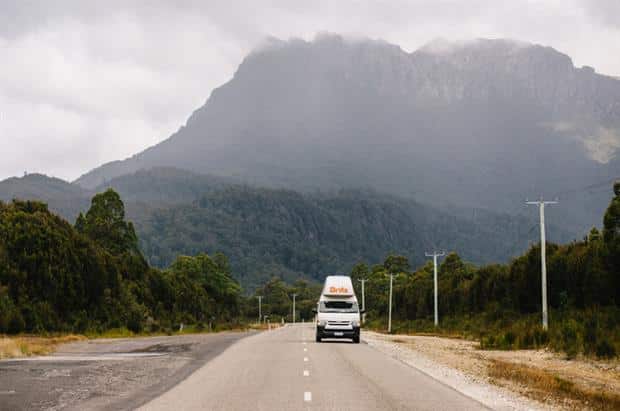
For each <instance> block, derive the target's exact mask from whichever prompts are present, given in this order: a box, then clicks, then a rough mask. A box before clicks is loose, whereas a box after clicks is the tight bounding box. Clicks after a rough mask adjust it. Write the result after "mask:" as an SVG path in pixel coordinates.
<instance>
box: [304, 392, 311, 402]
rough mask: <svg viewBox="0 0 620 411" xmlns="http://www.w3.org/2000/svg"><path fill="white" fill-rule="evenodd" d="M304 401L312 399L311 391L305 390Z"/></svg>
mask: <svg viewBox="0 0 620 411" xmlns="http://www.w3.org/2000/svg"><path fill="white" fill-rule="evenodd" d="M304 401H306V402H310V401H312V393H311V392H310V391H306V392H304Z"/></svg>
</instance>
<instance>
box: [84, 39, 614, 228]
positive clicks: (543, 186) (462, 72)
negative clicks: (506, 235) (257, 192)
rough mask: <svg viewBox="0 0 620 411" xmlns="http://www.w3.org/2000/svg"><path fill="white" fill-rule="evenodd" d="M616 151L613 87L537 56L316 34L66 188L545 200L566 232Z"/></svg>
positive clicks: (266, 58) (512, 48) (497, 206)
mask: <svg viewBox="0 0 620 411" xmlns="http://www.w3.org/2000/svg"><path fill="white" fill-rule="evenodd" d="M619 147H620V81H618V80H617V79H614V78H611V77H607V76H603V75H599V74H597V73H596V72H595V71H594V70H593V69H592V68H589V67H583V68H575V67H574V66H573V64H572V61H571V59H570V58H569V57H568V56H566V55H564V54H562V53H560V52H558V51H556V50H554V49H552V48H549V47H543V46H539V45H533V44H525V43H519V42H515V41H510V40H484V39H481V40H476V41H471V42H463V43H449V42H446V41H441V40H437V41H433V42H431V43H429V44H428V45H426V46H425V47H422V48H421V49H419V50H417V51H415V52H413V53H407V52H404V51H403V50H401V49H400V48H399V47H398V46H395V45H391V44H387V43H385V42H382V41H371V40H347V39H344V38H342V37H340V36H337V35H321V36H318V37H317V38H316V39H315V40H314V41H312V42H306V41H302V40H291V41H288V42H283V41H278V40H272V41H271V43H270V44H269V45H267V46H266V47H264V48H262V49H259V50H256V51H255V52H253V53H251V54H250V55H249V56H247V57H246V58H245V59H244V61H243V62H242V63H241V65H240V66H239V68H238V70H237V72H236V73H235V75H234V77H233V78H232V80H230V81H229V82H228V83H226V84H224V85H223V86H221V87H220V88H218V89H216V90H214V91H213V93H212V94H211V96H210V97H209V99H208V100H207V102H206V103H205V105H204V106H202V107H201V108H199V109H198V110H196V111H195V112H194V113H193V114H192V115H191V116H190V118H189V119H188V121H187V124H186V125H185V126H183V127H181V128H180V129H179V130H178V132H176V133H175V134H173V135H172V136H171V137H170V138H168V139H167V140H165V141H163V142H162V143H160V144H158V145H156V146H154V147H151V148H149V149H147V150H145V151H143V152H141V153H139V154H136V155H135V156H133V157H131V158H129V159H127V160H124V161H117V162H113V163H109V164H105V165H103V166H102V167H99V168H97V169H95V170H93V171H91V172H89V173H87V174H85V175H83V176H82V177H80V178H79V179H78V180H77V181H76V182H77V184H79V185H81V186H84V187H87V188H92V187H95V186H97V185H100V184H102V182H103V181H104V180H106V179H107V180H109V179H111V178H113V177H116V176H119V175H122V174H126V173H130V172H134V171H136V170H138V169H141V168H149V167H153V166H167V167H178V168H183V169H188V170H192V171H196V172H200V173H209V174H215V175H222V176H235V177H237V178H239V179H241V180H244V181H247V182H250V183H257V184H260V185H267V186H271V187H287V188H295V189H302V190H312V189H316V188H322V189H325V188H340V187H345V188H346V187H372V188H375V189H378V190H380V191H386V192H391V193H395V194H399V195H406V196H413V197H414V198H416V199H417V200H418V201H422V202H424V203H428V204H433V205H436V206H441V207H449V206H457V207H483V208H489V209H492V210H496V211H501V212H510V213H522V212H525V211H524V207H523V201H524V199H525V197H527V196H529V197H530V198H532V197H538V196H539V195H545V196H547V197H551V196H558V197H560V200H561V201H562V205H561V207H557V208H556V210H554V212H553V213H550V217H549V218H550V219H551V220H552V221H554V220H555V221H557V222H560V221H561V222H562V223H563V224H564V225H566V226H567V227H568V228H569V229H570V230H572V231H573V232H574V233H575V234H576V235H577V234H578V235H581V234H582V233H584V232H585V230H587V229H588V228H589V227H591V226H592V225H595V224H598V223H599V216H600V215H601V213H602V211H603V209H604V207H605V206H606V205H607V204H608V202H609V199H610V194H609V193H608V189H607V187H608V186H609V181H610V180H612V179H613V178H615V177H617V176H618V174H619V173H618V171H619V170H620V163H619V161H618V159H617V158H616V151H617V149H618V148H619ZM599 184H600V186H601V187H602V189H600V190H598V187H599ZM586 187H590V188H589V189H587V190H586Z"/></svg>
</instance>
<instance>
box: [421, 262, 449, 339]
mask: <svg viewBox="0 0 620 411" xmlns="http://www.w3.org/2000/svg"><path fill="white" fill-rule="evenodd" d="M424 255H425V256H427V257H433V284H434V288H435V327H437V326H438V325H439V309H438V307H437V257H443V256H444V255H446V253H445V252H443V251H442V252H441V253H438V252H437V251H433V252H432V253H424Z"/></svg>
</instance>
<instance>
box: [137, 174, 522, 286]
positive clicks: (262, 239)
mask: <svg viewBox="0 0 620 411" xmlns="http://www.w3.org/2000/svg"><path fill="white" fill-rule="evenodd" d="M134 214H135V215H136V229H137V231H138V233H139V234H140V239H141V243H140V245H141V248H142V250H143V252H144V255H145V256H146V258H147V259H148V261H150V262H151V263H152V264H153V265H155V266H157V267H166V266H168V265H169V264H171V263H172V261H174V259H175V258H176V256H177V255H179V254H185V255H195V254H197V253H200V252H204V251H205V250H208V251H210V252H215V251H220V252H223V253H224V254H226V255H227V256H228V257H229V258H230V261H231V266H232V270H233V271H234V272H235V275H236V278H237V279H238V280H239V282H240V283H241V284H242V285H243V286H244V287H246V288H247V289H250V290H252V289H255V288H256V287H259V286H260V285H262V284H263V283H265V282H266V281H268V280H269V279H270V278H271V277H272V276H278V277H280V278H282V279H283V280H284V281H287V282H288V283H293V282H294V281H295V280H296V279H298V278H305V279H307V280H311V281H312V280H314V281H318V282H321V281H322V280H323V279H324V277H325V276H326V275H329V274H338V273H340V274H343V273H346V272H348V270H349V268H350V267H351V266H352V265H354V264H355V263H357V262H359V261H378V260H379V259H381V258H383V257H384V256H385V255H387V254H389V253H395V254H396V255H401V254H402V255H403V256H405V257H407V258H408V260H409V261H410V262H411V263H412V264H414V265H415V264H421V263H423V261H424V256H423V254H421V253H420V250H424V249H427V248H432V247H434V246H436V245H437V244H439V245H441V246H443V247H449V248H452V249H458V250H461V252H462V253H463V257H464V258H466V259H467V260H469V261H476V262H478V263H484V262H489V261H497V260H500V261H505V260H507V259H508V258H509V257H510V256H512V255H514V254H515V253H516V252H518V251H519V250H522V249H523V247H524V246H525V244H527V234H528V233H527V229H528V226H530V225H531V223H525V222H524V221H522V220H520V219H516V218H514V219H513V218H500V217H498V216H497V215H493V214H491V213H485V212H483V211H479V212H477V213H476V220H477V221H476V222H475V223H474V222H473V221H471V220H469V219H468V218H465V217H454V216H451V215H448V214H446V213H443V212H440V211H437V210H435V209H433V208H430V207H427V206H424V205H422V204H419V203H417V202H415V201H412V200H407V199H402V198H398V197H392V196H388V195H385V194H379V193H374V192H368V191H359V190H358V191H354V190H348V191H345V190H343V191H339V192H332V193H314V194H300V193H298V192H294V191H289V190H273V189H258V188H252V187H245V186H227V187H223V188H218V189H212V190H210V191H208V192H206V193H205V194H204V195H203V196H202V197H201V198H200V199H199V200H198V201H196V202H194V203H192V204H186V205H175V206H173V207H168V208H164V207H160V208H155V209H152V210H148V209H147V210H144V209H143V208H141V209H140V212H135V213H134ZM500 239H501V241H500ZM394 270H395V271H408V270H409V268H405V267H394Z"/></svg>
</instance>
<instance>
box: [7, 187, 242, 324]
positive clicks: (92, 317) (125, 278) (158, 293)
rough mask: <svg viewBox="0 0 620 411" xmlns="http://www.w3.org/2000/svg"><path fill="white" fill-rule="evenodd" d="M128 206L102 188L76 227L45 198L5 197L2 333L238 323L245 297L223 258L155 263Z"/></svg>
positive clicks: (189, 258) (179, 258)
mask: <svg viewBox="0 0 620 411" xmlns="http://www.w3.org/2000/svg"><path fill="white" fill-rule="evenodd" d="M124 216H125V210H124V205H123V202H122V201H121V199H120V197H119V196H118V194H117V193H115V192H114V191H112V190H108V191H106V192H104V193H101V194H97V195H96V196H95V197H94V198H93V201H92V206H91V208H90V210H88V212H87V213H86V215H80V216H79V217H78V219H77V221H76V226H75V228H74V227H72V226H71V225H70V224H69V223H67V222H66V221H64V220H62V219H61V218H59V217H57V216H55V215H53V214H52V213H50V212H49V211H48V209H47V206H46V205H45V204H43V203H40V202H33V201H13V202H12V203H10V204H4V203H2V202H0V333H19V332H37V333H39V332H46V331H74V332H87V331H88V332H95V333H97V332H99V333H100V332H104V331H105V330H110V329H126V330H129V331H130V332H133V333H141V332H144V331H148V332H153V331H159V330H162V329H163V330H166V329H167V330H172V328H175V329H177V328H178V324H180V323H184V324H192V323H197V322H200V321H206V320H209V321H210V322H218V323H223V322H227V323H228V322H231V321H232V320H233V319H234V320H238V318H239V317H240V316H242V314H243V313H241V307H242V301H241V300H242V297H241V288H240V286H239V284H238V283H237V282H236V281H235V280H234V279H233V278H232V276H231V271H230V264H229V262H228V259H227V258H226V256H224V255H223V254H216V255H214V256H213V257H212V258H211V257H209V256H208V255H206V254H199V255H197V256H196V257H187V256H179V257H178V258H177V259H176V260H175V261H174V263H173V264H172V265H171V267H170V268H168V269H166V270H156V269H153V268H150V267H149V266H148V264H147V263H146V261H145V260H144V258H143V257H142V254H141V253H140V251H139V249H138V240H137V237H136V234H135V231H134V229H133V226H132V224H131V223H129V222H127V221H125V218H124Z"/></svg>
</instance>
